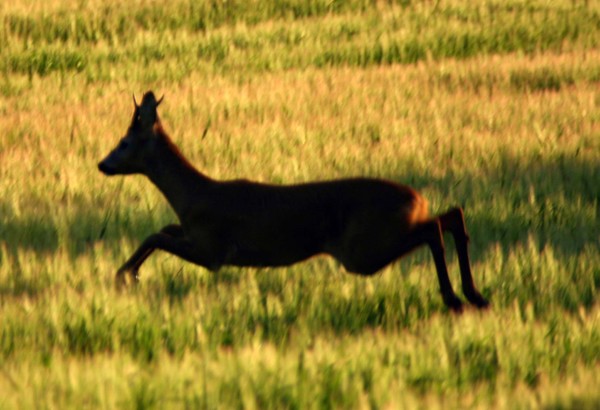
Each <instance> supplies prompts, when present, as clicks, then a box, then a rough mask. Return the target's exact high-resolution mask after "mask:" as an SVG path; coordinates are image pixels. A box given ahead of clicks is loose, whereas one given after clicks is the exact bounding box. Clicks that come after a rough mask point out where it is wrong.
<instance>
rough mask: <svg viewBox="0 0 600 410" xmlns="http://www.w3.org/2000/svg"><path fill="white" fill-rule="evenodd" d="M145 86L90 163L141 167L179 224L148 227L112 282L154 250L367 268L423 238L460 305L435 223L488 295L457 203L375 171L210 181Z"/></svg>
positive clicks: (469, 285) (244, 262) (453, 303)
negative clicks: (126, 122) (275, 181)
mask: <svg viewBox="0 0 600 410" xmlns="http://www.w3.org/2000/svg"><path fill="white" fill-rule="evenodd" d="M161 101H162V98H161V99H160V100H158V101H157V100H156V98H155V96H154V94H153V93H152V92H151V91H150V92H147V93H146V94H144V97H143V99H142V103H141V104H140V105H138V104H137V102H136V101H135V97H134V104H135V110H134V112H133V119H132V120H131V125H130V126H129V129H128V130H127V134H126V135H125V136H124V137H123V138H122V139H121V141H120V143H119V145H118V146H117V147H116V148H115V149H114V150H113V151H112V152H111V153H110V154H109V155H108V156H107V157H106V158H105V159H104V160H102V162H100V164H98V168H99V169H100V171H102V172H103V173H104V174H106V175H116V174H135V173H138V174H144V175H146V176H147V177H148V178H150V180H151V181H152V183H154V184H155V185H156V186H157V187H158V189H159V190H160V191H161V192H162V193H163V194H164V196H165V197H166V199H167V200H168V201H169V203H170V205H171V206H172V207H173V209H174V210H175V212H176V214H177V216H178V218H179V221H180V224H179V225H168V226H166V227H164V228H163V229H162V230H161V231H160V232H158V233H155V234H152V235H150V236H149V237H148V238H146V240H145V241H144V242H143V243H142V245H141V246H140V247H139V248H138V249H137V250H136V251H135V253H134V254H133V255H132V256H131V257H130V258H129V260H127V262H125V264H124V265H123V266H121V268H120V269H119V270H118V272H117V275H116V280H117V282H118V283H119V284H122V283H125V282H127V278H126V274H129V275H130V279H131V280H132V281H137V280H138V270H139V268H140V266H141V265H142V263H143V262H144V261H145V260H146V258H148V256H150V254H152V252H154V251H155V250H156V249H161V250H163V251H166V252H169V253H172V254H175V255H177V256H179V257H181V258H183V259H185V260H187V261H189V262H192V263H195V264H198V265H201V266H204V267H206V268H207V269H209V270H211V271H216V270H218V269H219V268H220V267H221V266H223V265H233V266H257V267H260V266H284V265H290V264H293V263H296V262H299V261H302V260H304V259H307V258H309V257H311V256H313V255H316V254H320V253H325V254H329V255H331V256H333V257H334V258H335V259H337V260H338V261H339V262H341V264H342V265H343V266H344V267H345V268H346V270H347V271H349V272H352V273H356V274H359V275H367V276H368V275H372V274H374V273H376V272H377V271H379V270H380V269H382V268H383V267H384V266H386V265H387V264H389V263H391V262H392V261H394V260H396V259H398V258H399V257H401V256H403V255H405V254H406V253H408V252H410V251H412V250H413V249H415V248H417V247H419V246H421V245H428V246H429V247H430V248H431V252H432V254H433V258H434V261H435V266H436V269H437V275H438V280H439V283H440V290H441V293H442V298H443V300H444V303H445V304H446V305H447V306H448V307H449V308H450V309H452V310H455V311H460V310H461V309H462V302H461V300H460V299H459V298H458V297H457V296H456V294H455V293H454V290H453V289H452V284H451V283H450V278H449V277H448V269H447V267H446V259H445V256H444V241H443V237H442V232H445V231H449V232H450V233H451V234H452V235H453V237H454V241H455V244H456V248H457V252H458V261H459V265H460V273H461V280H462V289H463V293H464V295H465V296H466V298H467V299H468V300H469V302H471V303H472V304H474V305H475V306H477V307H479V308H483V307H486V306H487V305H488V301H487V300H486V299H484V298H483V296H481V294H480V293H479V292H478V291H477V289H476V288H475V285H474V283H473V277H472V274H471V268H470V263H469V255H468V253H467V242H468V238H469V237H468V235H467V231H466V228H465V222H464V218H463V212H462V209H461V208H453V209H451V210H449V211H448V212H446V213H444V214H442V215H439V216H435V217H430V216H429V215H428V210H427V201H426V200H425V199H424V198H423V197H422V196H421V195H419V194H418V193H417V192H416V191H414V190H413V189H412V188H410V187H408V186H404V185H400V184H396V183H394V182H390V181H385V180H381V179H369V178H353V179H341V180H334V181H326V182H311V183H304V184H297V185H281V186H280V185H270V184H263V183H257V182H251V181H247V180H234V181H216V180H214V179H211V178H209V177H207V176H206V175H203V174H202V173H200V172H199V171H197V170H196V169H195V168H194V167H193V166H192V165H191V164H190V163H189V162H188V161H187V160H186V159H185V158H184V157H183V155H182V154H181V153H180V151H179V150H178V149H177V147H176V146H175V145H174V144H173V142H172V141H171V140H170V138H169V137H168V135H167V133H166V132H165V131H164V129H163V127H162V125H161V122H160V120H159V118H158V115H157V110H156V109H157V107H158V105H159V104H160V103H161Z"/></svg>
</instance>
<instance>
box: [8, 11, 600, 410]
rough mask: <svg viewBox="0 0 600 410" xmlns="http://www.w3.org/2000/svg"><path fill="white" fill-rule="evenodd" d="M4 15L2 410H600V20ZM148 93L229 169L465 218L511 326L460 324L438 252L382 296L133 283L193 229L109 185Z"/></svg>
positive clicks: (305, 288) (489, 15)
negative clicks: (380, 184) (439, 276)
mask: <svg viewBox="0 0 600 410" xmlns="http://www.w3.org/2000/svg"><path fill="white" fill-rule="evenodd" d="M0 21H2V27H1V30H0V44H2V47H0V127H1V129H2V130H3V132H2V133H1V134H0V392H1V394H0V408H39V407H45V408H61V409H62V408H81V407H92V408H132V407H135V408H190V407H191V408H219V407H220V408H441V407H444V408H448V407H450V408H472V407H479V408H490V407H492V408H511V409H512V408H547V409H565V408H584V409H585V408H589V409H591V408H596V407H597V406H598V404H599V403H600V395H599V394H598V393H597V392H598V391H600V378H599V376H598V375H599V374H600V372H599V368H600V361H599V360H598V358H599V357H600V309H599V306H598V287H599V286H600V256H599V252H598V250H599V248H600V246H599V239H598V238H599V236H598V232H599V229H598V228H599V227H600V216H599V209H600V205H599V203H600V164H599V161H598V159H599V158H600V126H599V124H600V116H599V114H598V113H599V112H600V111H599V107H600V98H599V97H598V95H597V94H598V93H597V89H598V84H599V81H600V63H599V62H600V52H599V51H598V44H597V42H598V38H600V35H599V34H600V23H599V22H600V9H599V8H598V6H596V5H595V3H593V2H589V3H586V2H571V1H564V2H561V1H559V2H550V3H548V2H542V1H539V2H538V1H533V2H531V1H528V2H525V1H511V2H495V1H488V2H476V3H473V2H464V1H458V0H451V1H440V2H430V3H422V2H391V3H390V4H388V3H387V2H386V3H383V2H377V3H376V4H372V3H371V2H364V1H356V2H320V1H314V2H308V3H307V2H296V1H292V0H290V1H287V2H277V1H273V2H268V1H263V2H256V3H253V2H243V1H239V2H237V1H233V2H232V1H227V2H186V1H175V2H168V3H167V2H161V1H143V0H140V1H136V2H133V3H130V4H127V5H125V4H122V3H121V2H117V1H107V2H97V1H94V0H92V1H89V2H62V1H55V2H52V1H50V2H43V3H38V2H26V1H24V0H18V1H15V2H12V3H7V4H3V5H1V6H0ZM148 89H154V91H155V92H156V93H157V94H159V95H160V94H163V93H164V94H165V100H164V102H163V104H162V105H161V107H160V115H161V117H162V119H163V122H164V124H165V127H166V129H167V130H168V132H169V133H170V134H171V135H172V137H173V139H174V140H175V141H176V143H177V144H178V145H179V146H180V147H181V149H182V150H183V152H184V153H185V154H186V155H187V156H188V157H189V158H190V160H191V161H192V162H193V163H194V164H195V165H197V166H198V167H199V168H200V169H202V170H203V171H204V172H206V173H207V174H208V175H210V176H212V177H215V178H220V179H231V178H250V179H255V180H261V181H269V182H275V183H293V182H300V181H308V180H314V179H329V178H340V177H346V176H357V175H369V176H378V177H385V178H389V179H392V180H395V181H399V182H404V183H407V184H410V185H412V186H414V187H415V188H417V189H418V190H420V191H421V192H422V193H423V194H424V195H425V196H426V197H427V198H428V200H429V202H430V204H431V209H432V211H433V212H439V211H443V210H445V209H447V208H449V207H451V206H453V205H456V204H458V205H462V206H464V208H465V212H466V221H467V226H468V229H469V231H470V234H471V238H472V239H471V247H470V253H471V257H472V262H473V271H474V275H475V281H476V283H477V285H478V287H479V288H480V289H481V290H482V292H483V293H484V295H485V296H486V297H490V299H491V301H492V308H491V309H490V310H489V311H487V312H477V311H475V310H468V311H467V312H465V313H464V314H463V315H460V316H456V315H452V314H450V313H448V312H447V310H446V308H445V307H444V306H443V303H442V301H441V297H440V295H439V292H438V286H437V283H436V279H435V268H434V264H433V261H432V259H431V256H430V253H429V252H428V251H427V250H426V249H423V250H419V251H417V252H415V253H414V254H412V255H410V256H408V257H406V258H405V259H403V260H401V261H399V262H397V263H395V264H393V265H391V266H390V267H387V268H386V269H384V270H383V271H382V272H381V274H380V275H377V276H375V277H373V278H369V279H365V278H360V277H356V276H352V275H348V274H346V273H344V272H343V269H342V268H341V267H340V266H339V264H338V263H337V262H335V261H333V260H332V259H331V258H327V257H318V258H313V259H311V260H309V261H307V262H305V263H302V264H297V265H294V266H292V267H288V268H281V269H236V268H227V267H226V268H224V269H222V270H221V271H220V272H219V273H217V274H212V273H209V272H207V271H206V270H204V269H203V268H200V267H197V266H193V265H190V264H187V263H185V262H183V261H181V260H179V259H178V258H176V257H173V256H169V255H166V254H164V253H157V254H156V255H153V256H152V257H151V258H150V259H149V260H148V261H147V262H146V263H145V264H144V266H143V267H142V269H141V275H142V279H141V283H140V286H139V287H138V288H136V289H127V290H125V291H121V292H119V291H117V290H116V289H115V288H114V286H113V278H114V273H115V271H116V269H117V268H118V267H119V266H120V265H121V264H122V263H123V261H124V260H125V259H126V258H127V257H128V256H129V255H130V254H131V253H132V252H133V250H134V249H135V248H136V246H137V245H139V243H140V242H141V241H142V240H143V238H144V237H145V236H146V235H148V234H150V233H152V232H154V231H156V230H158V229H160V228H161V227H162V226H163V225H166V224H168V223H172V222H173V221H174V218H175V217H174V214H173V213H172V211H171V210H170V209H169V208H168V206H167V204H166V202H165V200H164V199H163V198H162V197H161V196H160V193H159V192H158V191H157V190H156V189H154V188H153V187H151V184H150V182H149V181H148V180H147V179H145V178H142V177H133V176H132V177H125V178H123V177H115V178H110V179H109V178H106V177H104V176H102V175H101V174H100V173H99V172H98V171H97V168H96V165H97V162H98V161H99V160H100V159H101V158H102V157H103V156H104V155H106V153H107V152H108V151H109V150H110V149H112V147H113V146H114V145H115V144H116V143H117V141H118V139H119V137H120V136H122V135H123V133H124V132H125V131H126V128H127V126H128V122H129V120H130V114H131V109H132V107H133V103H132V101H131V94H132V93H133V92H135V93H136V95H138V97H139V96H140V95H141V93H142V92H143V91H146V90H148ZM447 257H448V261H449V265H450V271H451V272H450V273H451V276H452V279H453V281H454V283H456V285H455V286H456V287H457V288H458V279H459V278H458V264H457V261H456V257H455V256H454V246H453V243H452V240H451V239H450V238H448V240H447Z"/></svg>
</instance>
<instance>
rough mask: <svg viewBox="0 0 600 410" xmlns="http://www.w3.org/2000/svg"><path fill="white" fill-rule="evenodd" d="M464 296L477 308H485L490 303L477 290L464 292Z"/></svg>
mask: <svg viewBox="0 0 600 410" xmlns="http://www.w3.org/2000/svg"><path fill="white" fill-rule="evenodd" d="M465 297H466V298H467V300H468V301H469V302H471V303H472V304H473V305H474V306H475V307H477V308H478V309H485V308H487V307H488V306H489V305H490V302H489V301H488V300H487V299H486V298H484V297H483V296H481V293H479V292H477V291H474V292H468V293H465Z"/></svg>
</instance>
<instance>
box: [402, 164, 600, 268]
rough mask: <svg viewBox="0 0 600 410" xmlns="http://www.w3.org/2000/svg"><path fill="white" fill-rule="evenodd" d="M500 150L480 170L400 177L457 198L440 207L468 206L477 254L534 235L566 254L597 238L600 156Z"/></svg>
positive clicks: (575, 252)
mask: <svg viewBox="0 0 600 410" xmlns="http://www.w3.org/2000/svg"><path fill="white" fill-rule="evenodd" d="M498 155H499V158H498V161H497V162H498V164H497V165H495V166H493V165H489V164H482V166H481V168H480V171H481V172H480V173H478V174H467V175H464V174H463V175H452V174H447V175H444V176H443V177H442V178H439V177H438V178H436V177H433V176H431V175H427V174H425V175H404V176H401V177H399V178H397V180H398V181H401V182H407V183H409V184H411V185H413V186H415V187H416V188H417V189H421V188H424V187H427V188H428V189H432V190H433V191H437V192H439V196H440V197H441V198H457V199H456V200H452V199H448V200H446V199H442V200H441V202H443V203H442V204H441V205H440V212H443V211H444V210H445V209H447V208H450V207H452V206H454V205H460V206H463V207H464V209H465V218H466V223H467V229H468V231H469V233H470V236H471V253H472V257H473V259H475V260H477V259H479V258H481V257H482V256H483V254H484V253H485V251H486V250H487V249H489V248H490V247H492V246H497V245H498V244H499V245H500V246H501V247H502V249H503V250H504V251H505V252H506V251H509V250H510V249H511V248H513V247H514V246H515V245H516V244H518V243H524V242H527V241H528V240H529V238H533V239H534V240H535V241H536V243H537V244H538V246H539V247H540V249H541V248H543V247H544V246H551V247H552V248H553V249H554V250H555V251H556V252H559V254H562V255H565V256H570V255H578V254H579V253H580V252H581V251H582V250H583V249H584V248H585V247H586V246H588V245H589V244H597V238H598V226H600V221H599V220H598V218H599V214H598V209H599V207H600V161H597V162H594V161H592V160H589V159H588V160H585V159H578V158H572V157H571V158H569V157H566V156H557V157H555V158H552V159H547V158H525V159H523V158H512V157H510V156H507V155H505V154H498ZM581 209H587V210H588V212H587V213H581V212H579V211H580V210H581Z"/></svg>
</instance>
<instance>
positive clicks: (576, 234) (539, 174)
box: [0, 154, 600, 258]
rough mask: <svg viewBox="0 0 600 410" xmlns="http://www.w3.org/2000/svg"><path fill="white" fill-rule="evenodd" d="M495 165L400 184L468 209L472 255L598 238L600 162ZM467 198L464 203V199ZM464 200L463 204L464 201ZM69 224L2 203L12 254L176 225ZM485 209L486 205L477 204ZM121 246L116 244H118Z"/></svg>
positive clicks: (89, 219)
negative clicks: (18, 212)
mask: <svg viewBox="0 0 600 410" xmlns="http://www.w3.org/2000/svg"><path fill="white" fill-rule="evenodd" d="M498 155H499V160H498V161H496V162H498V163H499V165H498V166H497V167H494V168H492V166H490V165H487V164H482V167H481V172H480V173H479V174H467V175H460V176H459V175H452V174H447V175H445V176H443V177H442V178H439V177H433V176H431V175H428V174H418V175H417V174H409V175H402V176H399V177H397V178H391V179H395V180H397V181H399V182H402V183H407V184H410V185H413V186H415V187H416V188H417V189H422V188H424V187H427V188H428V189H431V190H434V191H437V192H439V193H440V194H439V195H440V197H441V198H458V199H457V200H452V199H448V200H447V201H446V200H442V202H443V205H441V206H440V209H441V210H442V211H443V210H444V209H446V208H450V207H451V206H453V205H457V201H458V202H459V203H458V204H459V205H463V206H464V207H465V213H466V219H467V225H468V226H467V227H468V229H469V232H470V234H471V237H472V245H473V246H472V248H473V252H474V255H473V257H474V258H478V257H481V255H482V252H484V251H485V250H486V249H487V248H488V247H489V246H492V245H494V246H495V245H496V244H498V243H499V244H501V245H502V246H503V247H504V249H509V248H511V247H512V246H514V244H515V243H518V242H522V241H526V240H527V239H528V237H530V236H533V237H534V238H536V240H537V241H538V242H539V244H540V246H544V245H545V244H549V245H551V246H552V247H553V248H555V249H556V250H558V251H560V252H562V253H563V254H566V255H572V254H577V253H579V252H580V251H581V249H582V248H583V247H584V246H586V245H587V244H588V243H590V241H592V240H595V239H597V229H598V212H597V210H598V207H599V205H600V199H599V198H600V161H598V162H593V161H591V160H580V159H577V158H567V157H565V156H559V157H556V158H554V159H545V158H531V159H519V158H511V157H509V156H507V155H503V154H498ZM463 201H464V202H463ZM460 202H462V203H460ZM476 203H484V204H486V206H485V211H484V212H482V211H478V212H473V211H472V210H471V208H475V206H474V205H473V206H471V204H476ZM574 203H575V204H577V207H578V208H588V209H593V210H595V211H593V212H592V213H588V214H586V215H573V211H572V210H570V209H569V205H570V204H574ZM71 206H72V207H73V211H72V212H69V213H68V220H57V218H55V217H54V216H53V215H43V214H26V215H22V216H18V217H14V216H11V215H7V214H6V213H7V211H6V210H9V206H8V205H7V204H2V203H1V201H0V210H5V211H4V213H5V214H4V215H2V217H1V218H0V245H1V246H4V247H5V248H6V249H8V251H9V252H10V253H11V254H14V253H15V252H16V250H18V249H26V250H30V251H33V252H35V253H53V252H56V251H57V250H58V249H59V248H60V247H64V248H65V250H66V251H68V252H69V254H70V255H71V256H72V257H76V256H78V255H80V254H83V253H86V252H88V251H89V248H90V246H91V245H93V244H94V243H97V242H100V241H104V242H105V243H114V244H115V245H116V244H118V243H119V242H120V240H121V239H122V238H127V239H130V240H132V241H133V242H138V241H142V240H143V238H145V237H146V236H147V235H149V234H151V233H153V232H156V231H157V230H159V229H160V228H161V227H162V226H163V224H166V223H172V222H175V218H174V216H173V214H172V213H171V211H170V210H168V209H167V205H166V201H165V204H164V206H159V207H158V208H157V209H156V210H154V211H152V212H149V211H146V210H143V209H120V210H119V209H106V208H103V207H102V206H100V205H99V204H97V203H92V202H84V201H79V202H75V203H73V204H71ZM479 208H480V209H481V207H479ZM117 248H118V245H117Z"/></svg>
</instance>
